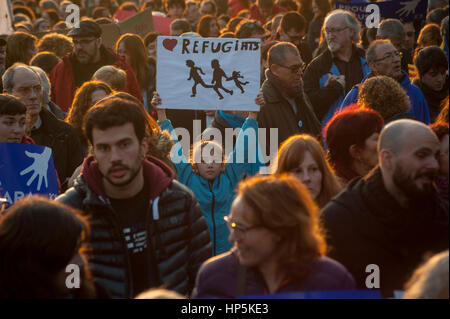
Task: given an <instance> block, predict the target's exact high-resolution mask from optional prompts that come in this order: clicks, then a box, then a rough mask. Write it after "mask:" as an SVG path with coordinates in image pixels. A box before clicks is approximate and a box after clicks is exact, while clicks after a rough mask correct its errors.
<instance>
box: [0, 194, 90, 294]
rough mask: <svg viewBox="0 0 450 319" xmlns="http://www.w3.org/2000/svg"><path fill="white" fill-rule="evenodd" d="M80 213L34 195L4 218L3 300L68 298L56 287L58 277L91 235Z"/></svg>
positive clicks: (0, 226)
mask: <svg viewBox="0 0 450 319" xmlns="http://www.w3.org/2000/svg"><path fill="white" fill-rule="evenodd" d="M80 214H81V212H78V211H76V210H74V209H73V208H71V207H69V206H66V205H64V204H62V203H59V202H56V201H51V200H49V199H45V198H41V197H38V196H33V197H28V198H25V199H23V200H21V201H19V202H17V203H15V204H14V205H13V206H12V207H11V208H10V209H9V210H8V211H6V213H5V214H4V215H3V216H1V217H0V298H14V299H16V298H26V299H30V298H63V297H65V295H64V292H61V291H59V289H58V288H57V287H56V286H55V276H56V275H57V274H58V273H59V272H61V271H64V269H65V267H66V266H67V265H68V263H69V261H70V260H71V259H72V258H73V257H74V255H75V254H76V253H78V250H79V244H80V240H84V239H85V237H86V236H87V233H88V226H87V223H86V222H85V221H84V219H83V218H82V217H81V215H80ZM82 283H83V284H84V280H82Z"/></svg>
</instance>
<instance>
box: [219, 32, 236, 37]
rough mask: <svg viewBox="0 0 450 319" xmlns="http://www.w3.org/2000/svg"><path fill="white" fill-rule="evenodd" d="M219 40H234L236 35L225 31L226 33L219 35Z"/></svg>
mask: <svg viewBox="0 0 450 319" xmlns="http://www.w3.org/2000/svg"><path fill="white" fill-rule="evenodd" d="M219 38H221V39H225V38H227V39H234V38H236V35H235V34H234V33H233V32H230V31H226V32H224V33H222V34H221V35H219Z"/></svg>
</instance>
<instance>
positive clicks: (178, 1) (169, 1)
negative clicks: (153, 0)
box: [164, 0, 186, 11]
mask: <svg viewBox="0 0 450 319" xmlns="http://www.w3.org/2000/svg"><path fill="white" fill-rule="evenodd" d="M174 5H177V6H179V7H182V8H183V10H184V9H186V3H185V2H184V0H166V1H165V2H164V8H165V9H166V11H169V8H170V7H172V6H174Z"/></svg>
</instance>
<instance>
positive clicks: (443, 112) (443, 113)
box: [436, 96, 448, 124]
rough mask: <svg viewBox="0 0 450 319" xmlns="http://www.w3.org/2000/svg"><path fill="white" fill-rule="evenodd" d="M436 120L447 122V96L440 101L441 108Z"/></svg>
mask: <svg viewBox="0 0 450 319" xmlns="http://www.w3.org/2000/svg"><path fill="white" fill-rule="evenodd" d="M436 122H444V123H447V124H448V96H447V97H446V98H445V100H444V101H442V110H441V113H439V116H438V117H437V119H436Z"/></svg>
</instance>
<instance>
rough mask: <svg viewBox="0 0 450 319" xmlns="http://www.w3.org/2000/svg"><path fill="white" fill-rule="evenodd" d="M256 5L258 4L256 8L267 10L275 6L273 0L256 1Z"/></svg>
mask: <svg viewBox="0 0 450 319" xmlns="http://www.w3.org/2000/svg"><path fill="white" fill-rule="evenodd" d="M256 3H257V4H258V7H260V8H267V7H272V6H273V5H274V4H275V1H274V0H256Z"/></svg>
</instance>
